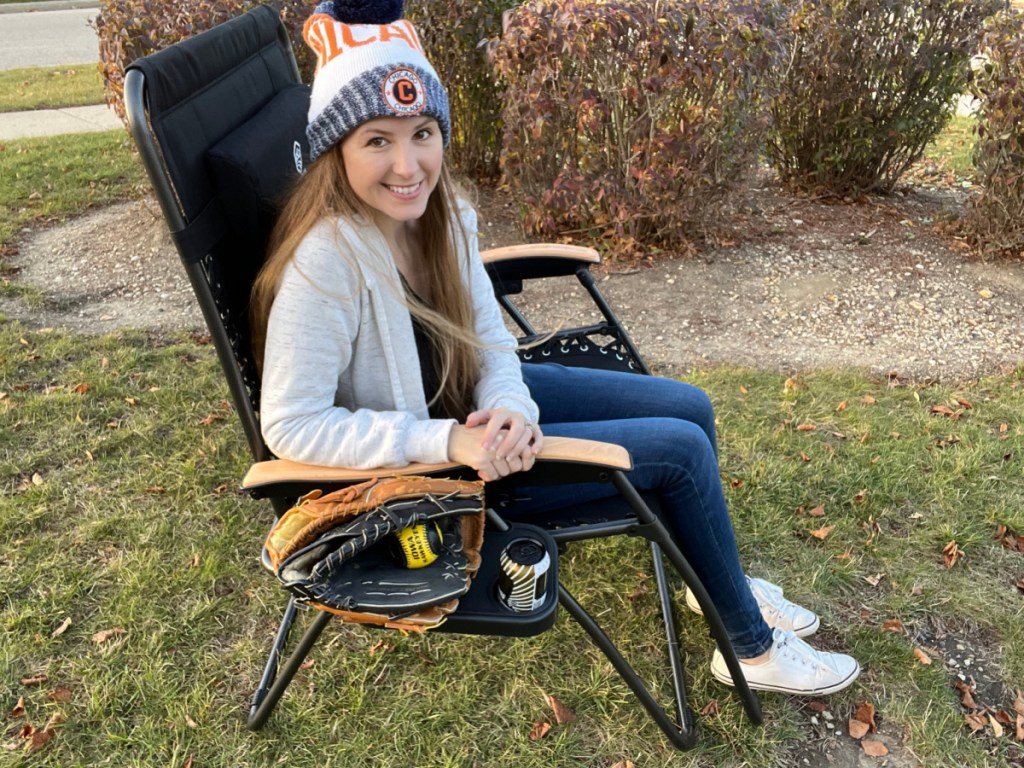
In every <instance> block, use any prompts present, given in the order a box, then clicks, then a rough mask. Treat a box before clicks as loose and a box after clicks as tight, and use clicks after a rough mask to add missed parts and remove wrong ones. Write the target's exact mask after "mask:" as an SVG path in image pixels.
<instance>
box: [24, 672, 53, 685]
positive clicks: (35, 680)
mask: <svg viewBox="0 0 1024 768" xmlns="http://www.w3.org/2000/svg"><path fill="white" fill-rule="evenodd" d="M47 679H48V678H47V677H46V675H43V674H40V675H29V676H28V677H23V678H21V684H22V685H42V684H43V683H45V682H46V681H47Z"/></svg>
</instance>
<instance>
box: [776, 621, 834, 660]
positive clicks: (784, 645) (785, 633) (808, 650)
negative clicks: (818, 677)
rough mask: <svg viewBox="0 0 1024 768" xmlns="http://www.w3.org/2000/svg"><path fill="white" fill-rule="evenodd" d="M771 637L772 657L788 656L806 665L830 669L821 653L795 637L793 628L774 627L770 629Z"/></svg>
mask: <svg viewBox="0 0 1024 768" xmlns="http://www.w3.org/2000/svg"><path fill="white" fill-rule="evenodd" d="M772 639H773V640H774V641H775V647H774V648H773V649H772V651H773V652H772V658H773V659H775V658H788V659H790V660H792V661H796V662H799V663H800V664H802V665H804V666H806V667H814V668H816V669H824V670H830V667H829V665H828V664H826V663H825V660H824V659H823V658H822V654H821V653H820V652H818V651H816V650H814V649H813V648H812V647H811V646H809V645H808V644H807V643H805V642H804V641H803V640H801V639H800V638H799V637H797V636H796V635H795V634H794V633H793V630H791V629H779V628H778V627H776V628H775V629H774V630H772Z"/></svg>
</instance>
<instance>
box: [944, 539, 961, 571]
mask: <svg viewBox="0 0 1024 768" xmlns="http://www.w3.org/2000/svg"><path fill="white" fill-rule="evenodd" d="M962 557H965V555H964V551H963V550H962V549H960V547H958V546H957V543H956V539H953V540H952V541H950V542H949V543H948V544H946V546H944V547H943V548H942V562H943V563H945V565H946V567H947V568H952V567H953V566H954V565H956V561H957V560H959V559H961V558H962Z"/></svg>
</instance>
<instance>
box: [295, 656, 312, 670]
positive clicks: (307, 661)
mask: <svg viewBox="0 0 1024 768" xmlns="http://www.w3.org/2000/svg"><path fill="white" fill-rule="evenodd" d="M315 666H316V659H314V658H313V657H312V656H307V657H306V659H305V660H304V661H303V662H302V663H301V664H299V669H312V668H313V667H315Z"/></svg>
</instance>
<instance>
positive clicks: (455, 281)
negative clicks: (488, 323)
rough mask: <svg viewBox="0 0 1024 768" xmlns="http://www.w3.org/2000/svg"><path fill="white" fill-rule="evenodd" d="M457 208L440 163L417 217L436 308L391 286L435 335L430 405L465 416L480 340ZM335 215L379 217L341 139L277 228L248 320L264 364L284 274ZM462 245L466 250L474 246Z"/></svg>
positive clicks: (306, 179) (314, 168) (296, 193)
mask: <svg viewBox="0 0 1024 768" xmlns="http://www.w3.org/2000/svg"><path fill="white" fill-rule="evenodd" d="M457 206H458V197H457V193H456V189H455V185H454V182H453V181H452V180H451V178H450V176H449V174H448V171H447V168H445V167H444V166H443V165H442V168H441V175H440V178H439V179H438V183H437V186H436V188H435V189H434V191H433V192H432V193H431V195H430V198H429V199H428V201H427V207H426V210H425V212H424V214H423V216H422V217H421V219H420V222H419V223H420V228H419V231H420V237H421V246H422V251H423V258H424V260H425V265H424V266H425V267H426V274H427V275H428V279H429V281H430V287H429V293H428V295H429V296H431V297H432V300H433V307H428V306H426V305H425V304H423V303H421V302H419V301H415V300H410V299H408V298H406V297H405V294H404V291H403V289H402V287H401V286H400V285H394V286H390V287H391V288H392V289H393V290H394V292H395V294H396V296H398V297H399V298H400V300H401V301H403V303H405V305H406V306H407V307H408V309H409V311H410V312H411V313H412V314H413V315H414V316H415V317H416V318H417V319H418V320H419V321H420V323H421V325H422V326H423V328H424V330H425V331H426V333H427V334H428V335H429V336H430V338H431V341H432V347H433V350H434V364H435V366H436V368H437V372H438V376H439V378H440V388H439V391H438V393H437V394H436V395H434V396H433V397H431V393H429V392H428V393H426V394H427V396H428V397H430V398H431V399H430V404H431V405H434V404H437V405H439V406H440V409H441V410H442V412H443V413H444V414H445V415H446V416H448V417H451V418H455V419H458V420H459V421H464V420H465V418H466V416H467V415H468V414H469V413H470V412H471V411H472V410H473V390H474V388H475V387H476V383H477V379H478V378H479V375H480V356H479V348H480V341H479V339H478V338H477V336H476V333H475V332H474V322H473V304H472V300H471V297H470V295H469V292H468V290H467V289H466V286H465V284H464V282H463V279H462V274H461V271H460V269H459V256H458V253H459V251H458V248H457V247H456V240H455V238H456V236H458V237H460V238H462V242H463V243H464V244H465V243H467V242H468V241H467V236H466V232H465V230H464V229H463V227H462V219H461V217H460V216H457V215H454V214H455V212H456V211H457ZM335 216H343V217H347V218H353V217H356V216H359V217H361V218H362V219H363V220H365V221H368V222H370V221H373V211H372V209H370V208H369V207H368V206H367V205H366V204H365V203H364V202H363V201H362V200H360V199H359V197H358V196H357V195H356V194H355V192H354V191H353V190H352V187H351V185H350V184H349V181H348V175H347V174H346V172H345V165H344V161H343V159H342V154H341V145H340V144H338V145H336V146H335V147H333V148H332V149H331V150H329V151H328V152H325V153H324V154H323V155H322V156H321V157H319V158H317V160H316V162H314V163H313V164H312V165H311V166H310V167H309V169H308V170H307V171H306V173H305V174H304V175H303V176H302V177H300V178H299V180H298V181H297V182H296V184H295V186H294V187H293V189H292V191H291V194H290V195H289V196H288V200H287V202H286V203H285V205H284V207H283V208H282V210H281V214H280V216H279V217H278V220H277V224H276V225H275V226H274V230H273V232H272V233H271V236H270V242H269V245H268V254H269V256H268V257H267V261H266V263H265V264H264V265H263V268H262V269H261V270H260V273H259V275H258V276H257V278H256V282H255V283H254V284H253V290H252V302H251V304H250V308H249V319H250V326H251V329H252V344H253V353H254V355H255V358H256V364H257V366H259V367H260V368H261V369H262V366H263V349H264V345H265V343H266V333H267V320H268V318H269V316H270V307H271V305H272V304H273V302H274V297H275V294H276V292H277V286H278V283H279V282H280V280H281V275H282V274H283V272H284V270H285V268H286V267H287V266H288V264H289V263H290V262H291V260H292V258H294V256H295V251H296V249H297V248H298V247H299V244H300V243H301V242H302V240H303V238H305V236H306V234H307V233H308V232H309V231H310V230H311V229H312V228H313V227H314V226H315V225H316V224H317V223H318V222H320V221H321V220H323V219H325V218H330V217H335ZM453 225H454V226H453ZM464 251H465V252H467V253H468V248H464ZM356 257H358V254H356Z"/></svg>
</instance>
